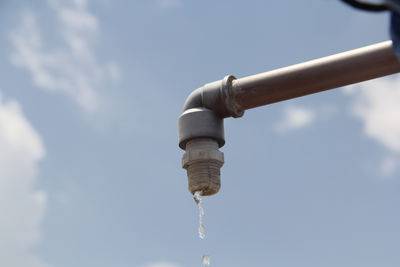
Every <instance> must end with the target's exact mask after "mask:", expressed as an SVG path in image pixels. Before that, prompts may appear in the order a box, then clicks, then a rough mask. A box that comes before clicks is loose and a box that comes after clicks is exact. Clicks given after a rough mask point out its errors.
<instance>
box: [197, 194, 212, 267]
mask: <svg viewBox="0 0 400 267" xmlns="http://www.w3.org/2000/svg"><path fill="white" fill-rule="evenodd" d="M194 200H195V201H196V203H197V206H198V207H199V230H198V232H199V237H200V238H201V239H204V237H205V236H206V233H205V229H204V224H203V217H204V208H203V198H202V195H201V191H196V192H195V193H194ZM210 260H211V257H210V256H209V255H207V254H205V255H203V258H202V260H201V262H202V264H203V267H207V266H209V265H210Z"/></svg>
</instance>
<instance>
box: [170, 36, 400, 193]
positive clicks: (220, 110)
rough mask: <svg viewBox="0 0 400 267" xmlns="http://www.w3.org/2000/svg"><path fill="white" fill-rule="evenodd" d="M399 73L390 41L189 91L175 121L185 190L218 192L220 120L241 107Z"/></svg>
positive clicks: (235, 115) (222, 138) (239, 113)
mask: <svg viewBox="0 0 400 267" xmlns="http://www.w3.org/2000/svg"><path fill="white" fill-rule="evenodd" d="M398 72H400V61H399V60H398V59H397V57H396V54H395V52H394V50H393V45H392V41H385V42H382V43H378V44H374V45H370V46H366V47H362V48H358V49H355V50H351V51H347V52H343V53H339V54H336V55H332V56H328V57H323V58H320V59H316V60H312V61H308V62H304V63H300V64H296V65H292V66H289V67H285V68H281V69H277V70H272V71H269V72H264V73H260V74H256V75H251V76H247V77H243V78H240V79H236V78H235V77H234V76H232V75H228V76H226V77H225V78H223V79H222V80H220V81H215V82H212V83H208V84H206V85H204V86H203V87H200V88H198V89H196V90H194V91H193V92H192V93H191V94H190V95H189V96H188V98H187V99H186V102H185V104H184V107H183V113H182V114H181V115H180V116H179V119H178V138H179V147H180V148H181V149H183V150H185V151H186V152H185V153H184V155H183V158H182V167H183V168H184V169H186V170H187V176H188V187H189V191H190V192H191V193H192V194H193V195H194V193H195V192H197V191H200V192H201V194H202V195H203V196H209V195H214V194H216V193H218V191H219V189H220V187H221V177H220V169H221V167H222V165H223V164H224V154H223V153H222V152H221V151H220V150H219V148H221V147H222V146H224V144H225V135H224V123H223V120H224V119H225V118H228V117H233V118H239V117H242V116H243V115H244V111H245V110H247V109H251V108H256V107H260V106H264V105H269V104H272V103H276V102H280V101H284V100H288V99H292V98H296V97H301V96H305V95H309V94H314V93H318V92H322V91H326V90H330V89H334V88H338V87H342V86H345V85H349V84H353V83H358V82H362V81H366V80H370V79H375V78H378V77H382V76H386V75H390V74H394V73H398Z"/></svg>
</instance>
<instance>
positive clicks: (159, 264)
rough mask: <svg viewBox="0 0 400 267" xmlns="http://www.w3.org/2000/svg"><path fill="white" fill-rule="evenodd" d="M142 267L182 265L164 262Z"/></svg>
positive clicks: (175, 266) (174, 266)
mask: <svg viewBox="0 0 400 267" xmlns="http://www.w3.org/2000/svg"><path fill="white" fill-rule="evenodd" d="M142 267H180V265H178V264H174V263H169V262H166V261H162V262H156V263H150V264H146V265H144V266H142Z"/></svg>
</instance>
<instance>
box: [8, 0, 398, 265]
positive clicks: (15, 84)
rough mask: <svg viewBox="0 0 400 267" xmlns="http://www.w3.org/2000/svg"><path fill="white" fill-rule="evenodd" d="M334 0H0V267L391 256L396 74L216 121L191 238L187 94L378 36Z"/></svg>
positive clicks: (313, 261)
mask: <svg viewBox="0 0 400 267" xmlns="http://www.w3.org/2000/svg"><path fill="white" fill-rule="evenodd" d="M388 20H389V17H388V14H371V13H363V12H360V11H357V10H354V9H351V8H350V7H347V6H345V5H343V4H342V3H341V2H340V1H335V0H330V1H327V0H310V1H256V0H254V1H218V2H215V1H183V0H147V1H122V0H116V1H110V0H99V1H94V0H92V1H90V0H65V1H62V0H39V1H27V0H25V1H0V22H1V23H0V47H1V48H2V49H1V50H0V53H1V56H2V59H3V60H2V61H1V62H0V73H1V74H2V75H1V79H0V147H1V150H0V266H7V267H70V266H74V267H87V266H96V267H106V266H107V267H108V266H113V267H192V266H193V267H195V266H201V257H202V255H203V254H205V253H208V254H210V255H211V266H219V267H228V266H229V267H234V266H276V267H289V266H307V267H313V266H315V267H316V266H318V267H319V266H327V267H329V266H342V267H346V266H364V267H369V266H378V265H379V266H385V267H386V266H387V267H391V266H399V264H400V258H399V256H398V255H399V250H400V230H399V225H400V213H399V212H398V211H399V208H398V207H399V204H400V195H399V194H398V188H399V186H400V179H399V176H400V127H399V125H400V116H399V114H400V104H399V103H400V91H399V88H398V84H399V76H397V75H393V76H391V77H385V78H381V79H377V80H373V81H370V82H365V83H362V84H357V85H353V86H349V87H346V88H344V89H336V90H332V91H329V92H324V93H320V94H317V95H312V96H307V97H304V98H299V99H294V100H290V101H287V102H284V103H277V104H273V105H270V106H266V107H261V108H257V109H254V110H248V111H246V113H245V115H244V117H242V118H240V119H232V118H231V119H226V120H225V134H226V145H225V146H224V147H223V148H222V150H223V151H224V153H225V165H224V166H223V168H222V176H221V178H222V188H221V191H220V192H219V194H217V195H215V196H212V197H209V198H206V199H205V200H204V205H205V219H204V222H205V226H206V239H205V240H199V238H198V236H197V223H198V214H197V207H196V205H195V203H194V201H193V199H192V197H191V195H190V193H189V192H188V190H187V181H186V173H185V171H184V170H183V169H181V165H180V164H181V156H182V154H183V151H181V150H180V149H179V148H178V144H177V118H178V116H179V115H180V113H181V110H182V106H183V103H184V101H185V99H186V97H187V96H188V95H189V93H190V92H191V91H193V90H194V89H196V88H198V87H200V86H202V85H203V84H205V83H208V82H211V81H215V80H219V79H222V78H223V77H224V76H225V75H227V74H232V75H235V76H236V77H243V76H247V75H250V74H256V73H260V72H264V71H268V70H272V69H275V68H279V67H284V66H288V65H292V64H295V63H300V62H303V61H307V60H311V59H315V58H319V57H322V56H327V55H331V54H335V53H339V52H343V51H346V50H350V49H354V48H358V47H361V46H365V45H369V44H373V43H376V42H380V41H384V40H387V39H388V38H389V34H388Z"/></svg>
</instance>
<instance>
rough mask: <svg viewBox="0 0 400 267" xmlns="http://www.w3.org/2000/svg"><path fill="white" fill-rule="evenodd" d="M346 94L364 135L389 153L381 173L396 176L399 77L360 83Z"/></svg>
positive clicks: (399, 143)
mask: <svg viewBox="0 0 400 267" xmlns="http://www.w3.org/2000/svg"><path fill="white" fill-rule="evenodd" d="M344 92H345V93H346V94H347V95H350V96H352V99H353V102H352V106H351V112H352V115H353V116H355V117H357V118H359V119H360V120H361V121H362V122H363V125H364V133H365V134H366V135H367V136H368V137H370V138H372V139H373V140H375V141H376V142H378V143H379V144H381V145H382V146H383V147H385V148H386V149H387V150H388V154H389V155H390V156H388V157H387V158H386V159H384V160H383V162H382V164H381V170H382V174H383V175H391V174H394V173H395V172H396V170H397V169H398V168H399V164H398V163H397V162H398V161H397V160H398V159H399V156H400V77H399V76H392V77H387V78H383V79H376V80H372V81H368V82H364V83H359V84H356V85H352V86H348V87H346V88H345V90H344ZM396 159H397V160H396Z"/></svg>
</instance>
